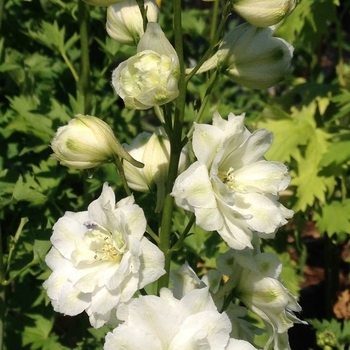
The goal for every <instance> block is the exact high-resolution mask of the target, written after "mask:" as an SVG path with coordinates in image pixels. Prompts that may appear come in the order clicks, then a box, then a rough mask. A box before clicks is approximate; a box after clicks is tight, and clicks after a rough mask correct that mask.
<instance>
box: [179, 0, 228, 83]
mask: <svg viewBox="0 0 350 350" xmlns="http://www.w3.org/2000/svg"><path fill="white" fill-rule="evenodd" d="M215 2H217V1H215ZM231 12H232V4H231V2H230V1H228V2H227V3H226V5H225V8H224V11H223V14H222V19H221V21H220V24H219V27H218V28H217V29H216V31H215V35H214V37H213V38H210V40H211V41H210V45H209V48H208V50H207V51H206V52H205V54H204V55H203V56H202V58H201V59H200V60H199V62H198V63H197V65H196V66H195V67H194V68H193V69H192V70H191V72H190V73H189V74H188V75H187V76H186V84H187V83H188V82H189V81H190V80H191V79H192V77H193V76H194V75H195V74H196V72H197V71H198V69H199V68H200V67H201V66H202V65H203V63H204V62H205V61H206V60H207V59H209V58H210V57H211V56H212V55H213V51H214V48H215V47H216V46H217V45H218V44H219V42H220V40H221V37H222V32H223V30H224V27H225V23H226V21H227V19H228V17H229V16H230V14H231Z"/></svg>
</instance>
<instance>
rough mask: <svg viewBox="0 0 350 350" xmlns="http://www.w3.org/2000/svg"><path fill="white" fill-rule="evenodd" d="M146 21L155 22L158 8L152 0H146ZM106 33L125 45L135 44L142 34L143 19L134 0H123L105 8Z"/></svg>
mask: <svg viewBox="0 0 350 350" xmlns="http://www.w3.org/2000/svg"><path fill="white" fill-rule="evenodd" d="M144 6H145V8H146V9H147V19H148V22H157V21H158V13H159V9H158V6H157V5H156V3H155V2H154V0H146V1H145V3H144ZM106 30H107V33H108V34H109V36H110V37H111V38H113V39H114V40H116V41H118V42H120V43H122V44H127V45H137V43H138V42H139V41H140V38H141V37H142V35H143V34H144V30H143V20H142V16H141V12H140V9H139V6H138V4H137V2H136V1H135V0H124V1H123V2H121V3H118V4H114V5H112V6H109V7H108V9H107V24H106Z"/></svg>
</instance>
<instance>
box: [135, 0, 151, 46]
mask: <svg viewBox="0 0 350 350" xmlns="http://www.w3.org/2000/svg"><path fill="white" fill-rule="evenodd" d="M136 2H137V5H138V6H139V9H140V12H141V16H142V20H143V31H144V32H145V31H146V28H147V22H148V20H147V12H146V9H145V2H144V0H136ZM136 45H137V43H136Z"/></svg>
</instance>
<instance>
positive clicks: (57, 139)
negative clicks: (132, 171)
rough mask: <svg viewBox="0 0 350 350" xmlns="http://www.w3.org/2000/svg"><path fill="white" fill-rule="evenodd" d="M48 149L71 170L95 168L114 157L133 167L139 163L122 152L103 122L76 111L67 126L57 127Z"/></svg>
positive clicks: (140, 165) (111, 132)
mask: <svg viewBox="0 0 350 350" xmlns="http://www.w3.org/2000/svg"><path fill="white" fill-rule="evenodd" d="M51 148H52V150H53V151H54V154H53V155H52V157H53V158H55V159H57V160H58V161H59V162H60V164H62V165H65V166H67V167H69V168H73V169H93V168H97V167H99V166H101V165H102V164H104V163H108V162H112V161H113V160H114V158H115V157H116V156H119V157H121V158H124V159H126V160H127V161H128V162H131V163H132V164H133V165H135V166H137V167H142V166H143V164H142V163H140V162H137V161H135V160H134V159H133V158H132V157H131V156H130V155H129V154H128V153H127V152H126V151H125V149H124V148H123V146H122V145H121V144H120V143H119V142H118V140H117V139H116V138H115V136H114V133H113V131H112V129H111V128H110V127H109V126H108V125H107V124H106V123H105V122H104V121H102V120H101V119H99V118H96V117H93V116H89V115H82V114H77V115H76V116H75V118H74V119H72V120H71V121H70V122H69V123H68V125H65V126H62V127H60V128H58V130H57V132H56V134H55V136H54V138H53V140H52V142H51Z"/></svg>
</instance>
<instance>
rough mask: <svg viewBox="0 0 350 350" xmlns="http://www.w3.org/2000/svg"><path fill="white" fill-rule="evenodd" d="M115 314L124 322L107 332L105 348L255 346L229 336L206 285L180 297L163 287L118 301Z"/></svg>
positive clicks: (185, 349)
mask: <svg viewBox="0 0 350 350" xmlns="http://www.w3.org/2000/svg"><path fill="white" fill-rule="evenodd" d="M117 317H118V319H120V320H121V321H124V323H123V324H121V325H119V326H118V327H117V328H116V329H114V331H113V333H108V334H107V336H106V342H105V345H104V350H115V349H121V348H123V349H124V350H179V349H181V350H201V349H213V350H214V349H215V350H227V349H230V350H233V349H240V350H243V349H244V350H251V349H255V348H254V347H252V346H251V345H250V344H249V343H246V342H244V341H239V340H235V339H230V336H229V334H230V331H231V323H230V320H229V319H228V317H227V315H226V314H225V313H222V314H220V313H219V312H218V311H217V309H216V306H215V304H214V302H213V300H212V298H211V297H210V294H209V292H208V288H203V289H195V290H193V291H191V292H189V293H188V294H186V295H185V296H184V297H183V298H182V299H181V300H178V299H176V298H175V297H174V296H173V294H172V292H171V291H170V290H169V289H166V288H163V289H162V290H161V291H160V296H159V297H157V296H153V295H149V296H140V297H139V298H137V299H133V300H131V301H130V302H129V303H127V304H123V305H121V306H120V307H119V309H118V312H117ZM240 345H242V347H240ZM238 346H239V347H238Z"/></svg>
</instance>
